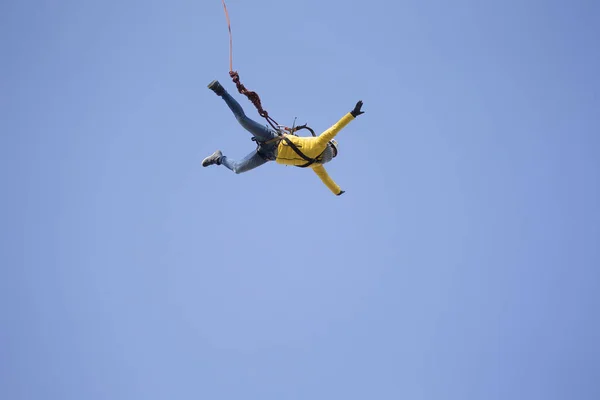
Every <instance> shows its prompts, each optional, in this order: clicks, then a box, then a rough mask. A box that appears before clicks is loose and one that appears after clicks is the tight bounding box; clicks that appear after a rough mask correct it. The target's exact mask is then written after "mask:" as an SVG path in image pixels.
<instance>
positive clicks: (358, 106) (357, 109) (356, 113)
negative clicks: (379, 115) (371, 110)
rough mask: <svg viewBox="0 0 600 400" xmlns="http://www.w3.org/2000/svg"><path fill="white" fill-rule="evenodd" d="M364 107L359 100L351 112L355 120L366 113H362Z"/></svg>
mask: <svg viewBox="0 0 600 400" xmlns="http://www.w3.org/2000/svg"><path fill="white" fill-rule="evenodd" d="M362 105H363V102H362V100H359V101H358V103H356V105H355V106H354V110H352V111H350V114H352V116H353V117H354V118H356V117H358V116H359V115H360V114H364V113H365V112H364V111H361V110H360V109H361V107H362Z"/></svg>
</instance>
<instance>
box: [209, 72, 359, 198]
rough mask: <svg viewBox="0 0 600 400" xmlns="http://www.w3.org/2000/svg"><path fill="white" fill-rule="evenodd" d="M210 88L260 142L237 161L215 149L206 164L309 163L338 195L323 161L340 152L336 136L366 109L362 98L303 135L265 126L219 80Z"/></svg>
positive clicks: (239, 167) (234, 167)
mask: <svg viewBox="0 0 600 400" xmlns="http://www.w3.org/2000/svg"><path fill="white" fill-rule="evenodd" d="M208 88H209V89H210V90H212V91H213V92H215V93H216V94H217V95H218V96H219V97H221V98H222V99H223V100H225V103H226V104H227V106H229V109H230V110H231V111H232V112H233V114H234V115H235V117H236V119H237V120H238V122H239V123H240V125H242V127H243V128H244V129H246V130H247V131H249V132H250V133H251V134H252V135H253V136H254V138H253V140H255V141H256V142H257V145H258V146H257V149H256V150H255V151H253V152H252V153H250V154H248V155H247V156H246V157H244V158H243V159H242V160H239V161H235V160H232V159H230V158H229V157H226V156H224V155H223V153H222V152H221V151H220V150H217V151H215V152H214V153H213V154H211V155H210V156H208V157H206V158H205V159H204V160H203V161H202V166H203V167H208V166H209V165H224V166H225V167H227V168H228V169H230V170H231V171H233V172H235V173H236V174H240V173H243V172H247V171H250V170H251V169H254V168H256V167H259V166H261V165H263V164H265V163H267V162H269V161H275V162H277V163H278V164H284V165H294V166H297V167H303V168H306V167H310V168H312V170H313V171H314V172H315V173H316V174H317V175H318V176H319V178H320V179H321V180H322V181H323V183H324V184H325V185H326V186H327V187H328V188H329V190H331V191H332V192H333V194H335V195H337V196H339V195H341V194H343V193H344V191H343V190H342V189H341V188H340V187H339V186H338V185H337V184H336V183H335V182H334V181H333V179H331V178H330V177H329V174H328V173H327V171H326V170H325V168H324V167H323V164H326V163H328V162H330V161H331V160H332V159H334V158H335V157H336V156H337V153H338V150H337V146H336V145H337V142H336V141H335V140H334V137H335V136H336V135H337V134H338V133H339V131H340V130H341V129H343V128H344V127H345V126H346V125H348V123H349V122H350V121H352V120H353V119H355V118H356V117H358V116H359V115H361V114H364V111H361V108H362V104H363V103H362V100H361V101H359V102H358V103H356V106H355V107H354V109H353V110H352V111H350V112H349V113H347V114H346V115H344V116H343V117H342V118H341V119H340V120H339V121H338V122H336V123H335V124H334V125H333V126H331V127H330V128H329V129H327V130H326V131H325V132H323V133H321V135H319V136H316V137H301V136H296V135H293V134H289V133H284V132H278V131H276V130H274V129H271V128H269V127H268V126H263V125H261V124H259V123H258V122H256V121H253V120H252V119H250V118H249V117H247V116H246V114H245V113H244V110H243V109H242V107H241V106H240V104H239V103H238V102H237V101H236V100H235V99H234V98H233V97H232V96H231V95H230V94H229V93H228V92H227V91H226V90H225V88H223V86H221V84H220V83H219V82H218V81H216V80H215V81H212V82H211V83H210V84H209V85H208Z"/></svg>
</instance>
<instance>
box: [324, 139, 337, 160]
mask: <svg viewBox="0 0 600 400" xmlns="http://www.w3.org/2000/svg"><path fill="white" fill-rule="evenodd" d="M337 155H338V149H337V142H336V141H335V140H332V141H330V142H329V143H327V147H325V150H323V153H321V157H320V159H321V163H322V164H326V163H328V162H329V161H331V160H333V159H334V158H335V157H336V156H337Z"/></svg>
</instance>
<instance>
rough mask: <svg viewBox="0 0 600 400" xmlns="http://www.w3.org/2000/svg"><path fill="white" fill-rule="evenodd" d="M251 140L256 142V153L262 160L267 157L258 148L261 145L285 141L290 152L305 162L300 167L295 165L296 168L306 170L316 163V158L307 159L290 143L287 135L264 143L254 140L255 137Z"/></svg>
mask: <svg viewBox="0 0 600 400" xmlns="http://www.w3.org/2000/svg"><path fill="white" fill-rule="evenodd" d="M252 140H253V141H254V142H256V144H257V149H256V151H257V153H258V154H259V155H260V156H261V157H262V158H264V159H265V160H266V159H267V157H266V156H265V155H264V154H263V153H262V152H261V151H260V147H261V146H263V145H267V144H271V143H275V142H280V141H282V140H283V141H285V143H286V144H287V145H288V146H290V147H291V148H292V150H294V151H295V152H296V154H298V156H300V158H302V159H303V160H305V161H306V164H302V165H297V167H299V168H306V167H308V166H311V165H312V164H314V163H315V162H317V159H316V158H310V157H308V156H307V155H306V154H304V153H303V152H302V150H300V149H299V148H298V146H296V145H295V144H294V142H292V141H291V140H290V139H288V138H287V135H279V136H275V137H274V138H271V139H269V140H265V141H264V142H261V141H259V140H258V139H256V138H255V137H253V138H252Z"/></svg>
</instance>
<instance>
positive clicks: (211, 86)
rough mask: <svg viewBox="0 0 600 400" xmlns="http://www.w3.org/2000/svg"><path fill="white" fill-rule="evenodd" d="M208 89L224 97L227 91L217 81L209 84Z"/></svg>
mask: <svg viewBox="0 0 600 400" xmlns="http://www.w3.org/2000/svg"><path fill="white" fill-rule="evenodd" d="M208 88H209V89H210V90H212V91H213V92H215V93H216V94H217V96H223V94H224V93H225V89H224V88H223V86H221V84H220V83H219V81H217V80H214V81H212V82H211V83H209V84H208Z"/></svg>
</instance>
